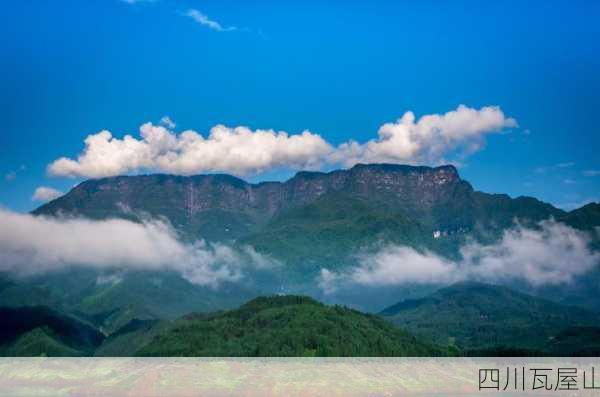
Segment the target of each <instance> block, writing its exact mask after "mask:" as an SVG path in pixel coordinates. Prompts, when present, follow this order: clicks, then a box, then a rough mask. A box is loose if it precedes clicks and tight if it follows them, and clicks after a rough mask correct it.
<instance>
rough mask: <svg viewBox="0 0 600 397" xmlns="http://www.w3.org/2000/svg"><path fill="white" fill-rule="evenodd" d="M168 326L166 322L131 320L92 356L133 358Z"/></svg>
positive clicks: (111, 335) (105, 341)
mask: <svg viewBox="0 0 600 397" xmlns="http://www.w3.org/2000/svg"><path fill="white" fill-rule="evenodd" d="M170 326H171V323H170V322H168V321H160V320H138V319H133V320H131V321H130V322H128V323H127V324H126V325H125V326H123V327H122V328H120V329H119V330H117V331H116V332H114V333H112V334H110V335H109V336H108V337H107V338H106V339H104V341H103V342H102V344H101V345H100V346H99V347H98V348H97V349H96V351H95V353H94V354H95V355H96V356H107V357H118V356H125V357H129V356H133V355H134V354H135V353H136V352H137V351H138V350H140V349H141V348H142V347H144V346H146V345H147V344H149V343H150V342H151V341H152V339H153V338H154V337H155V336H156V335H158V334H159V333H160V332H164V331H165V330H166V329H167V328H168V327H170Z"/></svg>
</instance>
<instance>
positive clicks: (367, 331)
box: [138, 295, 443, 357]
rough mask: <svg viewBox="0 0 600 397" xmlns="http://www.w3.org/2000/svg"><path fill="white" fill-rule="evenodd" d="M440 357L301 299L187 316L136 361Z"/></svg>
mask: <svg viewBox="0 0 600 397" xmlns="http://www.w3.org/2000/svg"><path fill="white" fill-rule="evenodd" d="M442 353H443V351H442V350H441V349H439V348H438V347H435V346H434V345H432V344H429V343H427V342H424V341H422V340H420V339H418V338H415V337H413V336H412V335H410V334H408V333H407V332H406V331H403V330H401V329H398V328H396V327H394V326H392V325H391V324H389V323H387V322H385V321H384V320H382V319H380V318H378V317H377V316H374V315H369V314H363V313H360V312H358V311H355V310H351V309H347V308H345V307H341V306H326V305H324V304H322V303H319V302H317V301H315V300H313V299H311V298H308V297H302V296H293V295H285V296H270V297H260V298H256V299H254V300H252V301H250V302H248V303H246V304H244V305H243V306H241V307H240V308H239V309H236V310H231V311H227V312H222V313H215V314H209V315H206V314H193V315H188V316H186V317H184V318H182V319H180V320H178V321H177V322H175V324H173V325H172V326H171V327H169V328H168V329H167V330H166V331H164V332H161V333H159V334H158V335H157V336H155V337H154V338H153V339H152V342H151V343H149V344H148V345H146V346H145V347H144V348H142V349H141V350H140V351H139V352H138V355H142V356H236V357H237V356H285V357H290V356H431V355H440V354H442Z"/></svg>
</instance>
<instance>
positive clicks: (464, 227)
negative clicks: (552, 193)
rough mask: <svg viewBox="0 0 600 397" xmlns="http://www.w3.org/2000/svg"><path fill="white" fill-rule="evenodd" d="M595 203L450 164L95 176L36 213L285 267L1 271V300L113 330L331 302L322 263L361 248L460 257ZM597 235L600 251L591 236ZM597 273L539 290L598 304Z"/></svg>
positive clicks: (342, 264) (594, 220) (374, 305)
mask: <svg viewBox="0 0 600 397" xmlns="http://www.w3.org/2000/svg"><path fill="white" fill-rule="evenodd" d="M598 208H600V204H590V205H588V206H585V207H582V208H580V209H577V210H574V211H571V212H565V211H563V210H560V209H557V208H555V207H553V206H552V205H550V204H547V203H543V202H541V201H539V200H537V199H535V198H532V197H517V198H510V197H509V196H507V195H504V194H488V193H483V192H478V191H475V190H474V189H473V188H472V186H471V185H470V184H469V183H468V182H467V181H465V180H463V179H461V177H460V176H459V174H458V172H457V170H456V168H455V167H453V166H449V165H448V166H441V167H414V166H408V165H394V164H367V165H365V164H358V165H356V166H354V167H352V168H350V169H348V170H336V171H331V172H326V173H324V172H307V171H302V172H298V173H297V174H296V175H295V176H294V177H292V178H291V179H289V180H287V181H285V182H263V183H257V184H252V183H248V182H245V181H243V180H241V179H239V178H236V177H234V176H230V175H222V174H214V175H196V176H174V175H139V176H118V177H110V178H101V179H94V180H88V181H85V182H82V183H80V184H79V185H77V186H76V187H75V188H73V189H72V190H71V191H70V192H68V193H67V194H66V195H64V196H62V197H60V198H58V199H56V200H53V201H51V202H49V203H47V204H45V205H43V206H41V207H39V208H38V209H36V210H35V211H33V214H35V215H45V216H59V215H79V216H84V217H88V218H92V219H106V218H113V217H117V218H124V219H130V220H133V221H141V220H143V219H145V218H146V217H148V216H153V217H160V218H161V219H167V220H168V221H169V222H170V223H171V224H172V225H173V226H174V227H175V228H176V229H177V231H178V233H180V235H181V236H182V238H183V239H184V240H186V241H194V240H197V239H206V240H208V241H216V242H223V243H226V244H228V245H233V246H234V247H236V246H237V247H240V246H246V245H250V246H253V247H254V248H255V249H256V250H257V251H258V252H259V253H262V254H265V255H267V256H268V257H270V258H273V259H275V260H277V261H278V262H280V263H281V264H283V266H279V267H277V268H275V269H272V270H271V271H270V274H269V275H268V277H269V279H268V280H267V279H264V278H263V279H259V278H258V277H257V276H255V275H254V274H253V275H250V276H249V277H246V278H245V280H246V281H248V280H254V281H253V282H250V283H248V284H239V283H238V284H235V285H233V284H232V285H228V284H224V285H222V286H221V287H220V288H218V289H216V290H215V289H212V288H207V287H200V286H196V285H193V284H191V283H190V282H188V281H187V280H185V279H183V278H182V277H181V276H180V275H178V274H174V273H169V272H143V271H136V272H132V271H127V272H118V273H117V274H108V275H106V274H104V273H103V272H100V271H94V270H75V269H69V270H68V271H66V272H57V273H55V274H50V275H43V276H37V277H34V278H30V279H19V280H15V279H13V278H11V277H8V276H7V277H3V276H2V275H0V304H1V305H9V306H15V305H22V304H30V305H36V304H46V305H48V306H51V307H54V308H56V309H58V310H62V311H66V312H72V313H77V314H78V315H80V316H82V317H85V318H87V319H88V320H89V321H91V322H93V323H94V324H95V325H97V326H99V327H101V329H102V330H103V331H104V332H108V333H110V332H114V331H116V330H118V329H119V328H121V327H123V326H124V325H126V324H127V323H128V322H129V321H131V320H133V319H141V320H152V319H175V318H177V317H179V316H181V315H184V314H186V313H189V312H193V311H194V312H210V311H214V310H221V309H229V308H233V307H236V306H238V305H239V304H241V303H242V302H245V301H247V300H248V299H251V298H253V297H256V296H258V295H264V294H270V293H275V292H280V291H283V292H286V293H293V294H301V295H312V296H317V297H321V298H323V299H329V297H325V296H323V295H322V294H321V291H320V290H319V288H318V286H317V285H316V283H315V278H316V277H317V276H318V275H319V272H320V270H321V269H322V268H323V267H327V268H328V269H330V270H333V271H343V270H344V269H345V268H348V267H350V266H353V265H356V264H357V255H356V253H357V252H362V253H365V252H366V253H369V252H372V251H374V250H377V249H378V248H379V247H381V246H382V245H385V244H399V245H406V246H410V247H414V248H416V249H418V250H427V251H431V252H433V253H436V254H438V255H441V256H444V257H448V258H451V259H459V257H460V252H459V249H460V247H461V246H462V245H463V244H464V243H465V242H466V241H468V240H470V239H475V240H477V241H480V242H482V243H491V242H494V241H496V240H497V239H498V238H499V237H500V236H501V235H502V232H503V231H504V230H506V229H507V228H509V227H511V226H513V225H514V224H515V221H516V220H518V222H519V223H520V224H522V225H526V226H535V225H536V224H537V222H539V221H541V220H543V219H548V218H551V217H553V218H555V219H557V220H559V221H561V222H565V223H567V224H569V225H572V226H573V227H577V228H581V229H583V230H592V229H593V228H594V227H596V226H600V215H599V214H600V211H599V210H598ZM594 241H595V242H594V244H595V246H596V248H599V245H598V244H599V243H598V239H596V240H594ZM66 273H68V274H69V276H68V277H64V275H65V274H66ZM592 273H593V276H590V277H586V278H582V280H578V281H577V283H576V285H575V284H574V286H572V287H569V288H564V291H563V289H561V290H560V291H558V290H557V289H556V288H548V289H540V290H539V291H538V292H536V293H539V294H540V295H543V296H546V297H550V298H552V299H554V300H560V301H562V302H573V303H577V304H580V305H582V306H585V307H589V308H599V307H600V300H599V299H598V298H597V297H598V296H600V294H598V285H600V284H598V283H597V282H596V281H595V280H597V279H600V271H596V272H595V273H594V272H590V274H592ZM4 279H6V280H4ZM102 280H109V282H105V281H102ZM111 280H112V281H111ZM3 282H6V283H7V284H2V283H3ZM407 288H408V289H407ZM407 288H403V289H394V288H392V289H389V291H387V290H386V291H385V293H379V292H378V291H374V293H375V295H377V296H379V298H380V299H379V300H377V299H375V300H374V299H372V297H373V294H367V293H362V292H361V291H354V292H351V293H349V292H348V291H341V292H340V293H339V295H340V296H341V294H345V295H344V297H342V299H345V300H339V299H337V298H335V299H334V298H333V297H331V300H330V301H331V302H337V303H341V304H349V305H353V306H354V307H356V308H361V309H363V310H378V309H379V308H381V307H382V306H383V305H388V304H389V303H390V302H393V300H396V299H398V297H399V296H403V297H407V296H411V297H422V296H423V295H424V294H426V293H429V292H430V290H431V287H423V286H408V287H407ZM434 288H435V286H434ZM408 290H410V294H407V292H406V291H408ZM388 296H389V297H390V298H389V299H388ZM346 298H347V299H346ZM392 299H393V300H392Z"/></svg>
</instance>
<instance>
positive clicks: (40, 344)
mask: <svg viewBox="0 0 600 397" xmlns="http://www.w3.org/2000/svg"><path fill="white" fill-rule="evenodd" d="M0 318H1V319H2V327H0V355H3V356H39V355H51V356H82V355H84V356H85V355H91V354H93V352H94V350H95V349H96V348H97V347H98V346H99V345H100V344H101V343H102V341H103V339H104V335H102V334H101V333H100V332H99V331H97V330H96V329H95V328H93V327H92V326H90V325H88V324H86V323H84V322H82V321H80V320H78V319H76V318H74V317H71V316H67V315H65V314H62V313H59V312H57V311H55V310H52V309H49V308H47V307H44V306H32V307H27V306H26V307H19V308H9V307H0Z"/></svg>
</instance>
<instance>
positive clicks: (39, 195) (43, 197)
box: [31, 186, 64, 202]
mask: <svg viewBox="0 0 600 397" xmlns="http://www.w3.org/2000/svg"><path fill="white" fill-rule="evenodd" d="M63 194H64V193H63V192H61V191H59V190H56V189H53V188H51V187H46V186H40V187H38V188H37V189H35V191H34V192H33V196H31V200H32V201H42V202H46V201H50V200H54V199H55V198H59V197H60V196H62V195H63Z"/></svg>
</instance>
